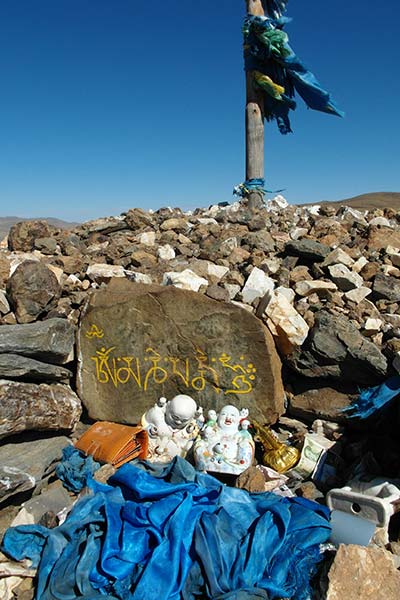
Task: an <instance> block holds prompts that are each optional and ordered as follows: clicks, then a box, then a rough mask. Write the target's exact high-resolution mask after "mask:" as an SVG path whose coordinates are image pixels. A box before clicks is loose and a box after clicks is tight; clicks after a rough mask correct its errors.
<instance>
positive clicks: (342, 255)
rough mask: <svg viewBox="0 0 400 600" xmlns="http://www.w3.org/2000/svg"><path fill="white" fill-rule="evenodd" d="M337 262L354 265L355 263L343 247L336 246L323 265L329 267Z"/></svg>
mask: <svg viewBox="0 0 400 600" xmlns="http://www.w3.org/2000/svg"><path fill="white" fill-rule="evenodd" d="M336 264H341V265H345V266H346V267H352V266H353V265H354V260H353V259H352V258H351V256H349V255H348V254H347V252H345V251H344V250H342V249H341V248H335V249H334V250H332V252H330V253H329V254H328V256H327V257H326V259H325V260H324V262H323V263H322V265H321V266H323V267H329V266H330V265H336Z"/></svg>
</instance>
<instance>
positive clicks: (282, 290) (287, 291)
mask: <svg viewBox="0 0 400 600" xmlns="http://www.w3.org/2000/svg"><path fill="white" fill-rule="evenodd" d="M275 293H276V294H277V295H280V294H281V295H282V296H285V298H286V300H289V302H290V304H293V302H294V299H295V297H296V294H295V293H294V290H292V289H291V288H287V287H284V286H283V285H280V286H279V287H277V288H276V290H275Z"/></svg>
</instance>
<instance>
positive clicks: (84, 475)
mask: <svg viewBox="0 0 400 600" xmlns="http://www.w3.org/2000/svg"><path fill="white" fill-rule="evenodd" d="M99 468H100V463H98V462H96V461H95V460H94V458H93V456H85V455H84V454H83V453H82V452H80V451H79V450H78V449H77V448H74V446H66V447H65V448H63V451H62V458H61V462H60V463H59V464H58V465H57V467H56V475H57V477H58V478H59V479H61V481H62V482H63V484H64V487H66V488H67V490H70V492H75V493H78V492H80V491H81V490H82V489H83V488H84V487H85V486H86V485H87V484H88V482H89V480H90V479H91V478H92V476H93V474H94V473H95V472H96V471H97V470H98V469H99Z"/></svg>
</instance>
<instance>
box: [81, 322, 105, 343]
mask: <svg viewBox="0 0 400 600" xmlns="http://www.w3.org/2000/svg"><path fill="white" fill-rule="evenodd" d="M85 336H86V337H87V338H94V337H96V338H100V339H101V338H102V337H104V331H103V330H102V329H99V328H98V327H97V325H95V324H94V323H93V325H92V326H91V327H90V329H88V330H87V332H86V333H85Z"/></svg>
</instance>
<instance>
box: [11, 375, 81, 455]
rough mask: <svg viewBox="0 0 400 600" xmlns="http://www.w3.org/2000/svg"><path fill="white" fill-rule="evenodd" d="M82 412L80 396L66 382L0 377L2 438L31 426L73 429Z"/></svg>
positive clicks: (32, 428)
mask: <svg viewBox="0 0 400 600" xmlns="http://www.w3.org/2000/svg"><path fill="white" fill-rule="evenodd" d="M81 412H82V409H81V403H80V400H79V398H78V396H77V395H76V394H75V393H74V392H73V391H72V390H71V388H70V387H68V386H66V385H61V384H59V383H55V384H51V385H48V384H46V383H42V384H39V385H38V384H35V383H21V382H17V381H7V380H5V379H0V439H2V438H4V437H7V436H9V435H13V434H15V433H19V432H21V431H27V430H37V431H40V430H44V431H49V430H60V429H72V428H73V427H74V425H75V424H76V423H77V422H78V421H79V417H80V415H81ZM0 464H1V462H0Z"/></svg>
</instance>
